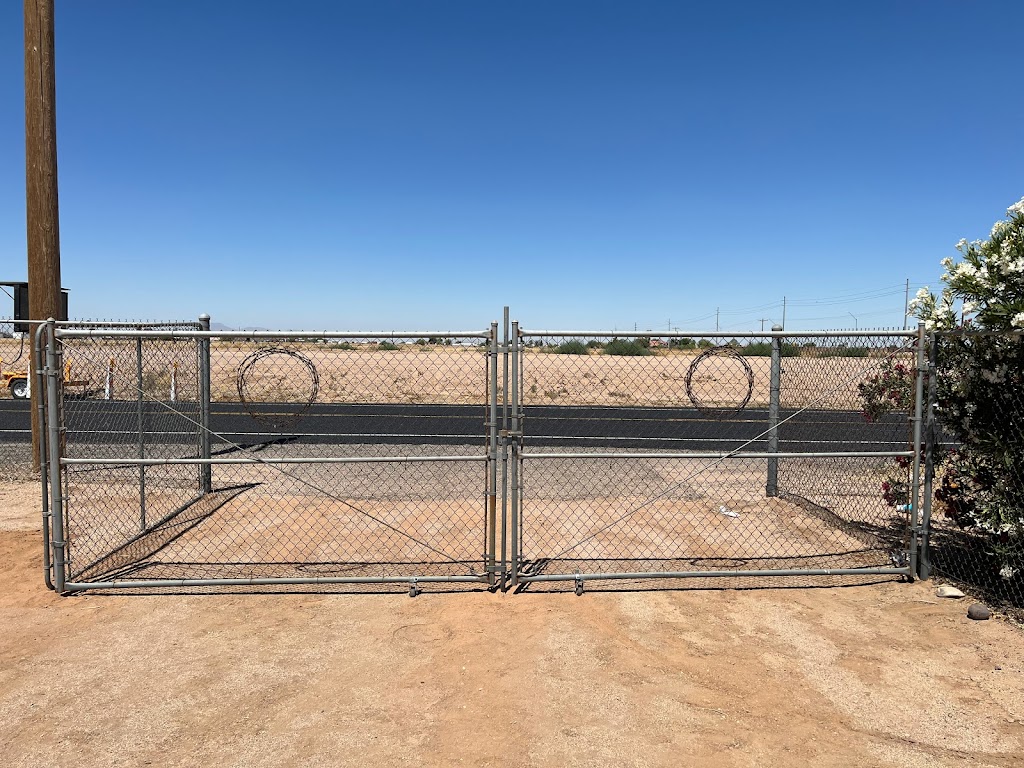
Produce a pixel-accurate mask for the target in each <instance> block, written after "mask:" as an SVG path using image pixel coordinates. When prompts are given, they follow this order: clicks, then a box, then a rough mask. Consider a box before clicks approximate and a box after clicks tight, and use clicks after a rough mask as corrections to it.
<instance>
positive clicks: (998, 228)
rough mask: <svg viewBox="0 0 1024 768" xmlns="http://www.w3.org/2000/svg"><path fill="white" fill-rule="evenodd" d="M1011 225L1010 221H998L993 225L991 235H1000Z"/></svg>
mask: <svg viewBox="0 0 1024 768" xmlns="http://www.w3.org/2000/svg"><path fill="white" fill-rule="evenodd" d="M1009 226H1010V222H1008V221H997V222H996V223H995V224H993V225H992V231H991V232H990V233H989V237H997V236H999V235H1000V234H1002V233H1003V231H1004V230H1006V228H1007V227H1009Z"/></svg>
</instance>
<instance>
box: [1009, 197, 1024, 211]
mask: <svg viewBox="0 0 1024 768" xmlns="http://www.w3.org/2000/svg"><path fill="white" fill-rule="evenodd" d="M1006 215H1007V216H1024V197H1022V198H1021V199H1020V200H1018V201H1017V202H1016V203H1014V204H1013V205H1011V206H1010V207H1009V208H1007V209H1006Z"/></svg>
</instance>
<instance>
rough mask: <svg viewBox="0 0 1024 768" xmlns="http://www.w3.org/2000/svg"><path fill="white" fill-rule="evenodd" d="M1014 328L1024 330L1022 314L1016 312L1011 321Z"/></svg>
mask: <svg viewBox="0 0 1024 768" xmlns="http://www.w3.org/2000/svg"><path fill="white" fill-rule="evenodd" d="M1011 322H1012V323H1013V325H1014V326H1015V327H1016V328H1024V312H1018V313H1017V314H1016V315H1014V316H1013V320H1011Z"/></svg>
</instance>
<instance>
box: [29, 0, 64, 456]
mask: <svg viewBox="0 0 1024 768" xmlns="http://www.w3.org/2000/svg"><path fill="white" fill-rule="evenodd" d="M24 8H25V213H26V224H27V233H28V304H29V311H30V312H31V315H32V319H33V320H45V319H46V318H48V317H60V227H59V225H58V214H57V112H56V93H57V87H56V81H55V78H54V71H53V0H25V3H24ZM30 329H31V333H32V334H33V338H34V334H35V330H36V326H35V325H33V326H30ZM30 375H31V374H30ZM35 384H36V383H35V382H34V381H32V382H31V386H32V413H33V414H35V413H36V408H37V407H38V403H39V398H41V397H45V396H46V393H45V392H40V391H39V389H40V388H39V387H38V386H36V385H35ZM39 440H40V435H39V434H38V425H37V424H36V419H35V418H34V416H33V418H32V462H33V464H35V465H38V463H39ZM37 468H38V466H37Z"/></svg>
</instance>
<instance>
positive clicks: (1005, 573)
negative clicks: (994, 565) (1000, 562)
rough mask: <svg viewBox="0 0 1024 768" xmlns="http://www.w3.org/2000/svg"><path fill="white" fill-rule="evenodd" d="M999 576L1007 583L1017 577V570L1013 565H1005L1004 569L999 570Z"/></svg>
mask: <svg viewBox="0 0 1024 768" xmlns="http://www.w3.org/2000/svg"><path fill="white" fill-rule="evenodd" d="M999 575H1000V576H1002V577H1003V578H1004V579H1006V580H1007V581H1009V580H1010V579H1012V578H1013V577H1014V576H1016V575H1017V569H1016V568H1014V567H1013V566H1012V565H1004V566H1003V567H1002V568H1000V569H999Z"/></svg>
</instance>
